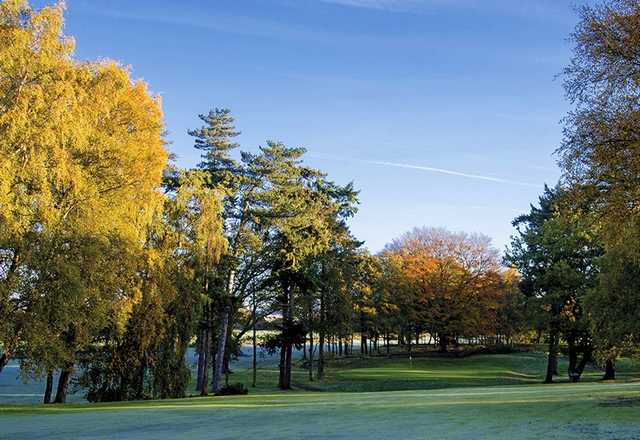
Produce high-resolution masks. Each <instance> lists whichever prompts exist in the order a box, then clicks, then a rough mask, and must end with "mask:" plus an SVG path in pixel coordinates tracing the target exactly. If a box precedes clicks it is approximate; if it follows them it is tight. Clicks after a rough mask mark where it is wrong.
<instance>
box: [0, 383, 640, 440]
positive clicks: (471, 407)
mask: <svg viewBox="0 0 640 440" xmlns="http://www.w3.org/2000/svg"><path fill="white" fill-rule="evenodd" d="M637 399H640V383H636V382H627V383H618V384H602V383H586V384H558V385H551V386H544V385H525V386H515V387H499V386H495V387H477V388H455V389H453V388H452V389H447V390H419V391H394V392H373V393H334V392H326V393H310V392H298V393H273V394H261V395H249V396H237V397H207V398H193V399H182V400H167V401H154V402H128V403H115V404H97V405H78V404H74V405H68V406H64V407H53V406H47V407H43V406H31V407H28V406H13V407H11V406H10V407H3V408H2V409H1V410H0V426H2V430H1V431H0V438H6V439H12V440H20V439H35V438H47V439H51V440H56V439H68V438H84V439H87V438H91V439H143V440H144V439H157V440H161V439H172V438H181V439H205V438H206V439H235V438H238V439H252V438H260V439H263V440H266V439H391V438H393V439H424V438H431V439H469V438H473V439H478V438H480V439H516V438H517V439H534V438H558V439H559V438H562V439H601V438H615V439H632V438H638V436H640V425H639V424H638V414H639V413H640V405H638V404H637V403H636V402H637Z"/></svg>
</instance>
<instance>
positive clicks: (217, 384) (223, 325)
mask: <svg viewBox="0 0 640 440" xmlns="http://www.w3.org/2000/svg"><path fill="white" fill-rule="evenodd" d="M235 276H236V272H235V270H231V271H230V272H229V281H228V283H227V291H226V295H225V298H223V305H222V316H220V325H219V326H218V334H217V342H218V346H217V351H216V359H215V362H216V363H215V368H214V370H213V392H214V393H218V392H220V388H221V380H222V373H223V370H224V360H225V357H224V354H225V348H226V342H227V326H228V324H229V304H228V302H229V300H230V299H231V295H232V294H233V288H234V285H235Z"/></svg>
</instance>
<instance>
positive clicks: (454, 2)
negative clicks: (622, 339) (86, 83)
mask: <svg viewBox="0 0 640 440" xmlns="http://www.w3.org/2000/svg"><path fill="white" fill-rule="evenodd" d="M43 3H44V1H42V0H39V1H33V2H32V4H33V5H34V6H39V5H42V4H43ZM66 4H67V9H68V10H67V23H66V32H67V33H68V34H71V35H73V36H74V37H75V38H76V40H77V56H78V57H79V58H82V59H96V58H112V59H116V60H119V61H121V62H122V63H124V64H127V65H131V66H132V71H133V76H134V77H136V78H142V79H144V80H145V81H147V82H148V83H149V84H150V88H151V89H152V90H153V91H154V92H157V93H159V94H160V95H161V96H162V99H163V108H164V112H165V116H166V125H167V129H168V131H169V136H168V137H169V140H170V141H171V142H172V144H171V145H170V149H171V150H172V151H173V152H174V153H176V154H177V155H178V163H179V164H180V165H183V166H193V165H194V164H196V163H197V162H198V159H199V158H198V152H197V151H195V150H194V149H193V147H192V145H193V142H192V140H191V139H190V138H189V137H188V136H187V134H186V131H187V129H188V128H194V127H196V126H198V125H199V121H198V119H197V114H198V113H203V112H206V111H207V110H208V109H209V108H212V107H229V108H230V109H231V110H232V111H233V113H234V115H235V117H236V120H237V125H238V128H239V130H241V131H242V135H241V136H240V139H239V141H240V142H241V144H242V147H243V149H246V150H254V149H255V148H257V146H259V145H263V144H264V142H265V140H267V139H273V140H280V141H283V142H285V143H286V144H288V145H291V146H303V147H305V148H307V149H308V151H309V156H308V158H307V160H306V161H307V163H309V164H310V165H313V166H316V167H318V168H321V169H323V170H325V171H326V172H328V173H329V176H330V177H331V178H333V179H334V180H336V181H338V182H340V183H346V182H349V181H354V183H355V185H356V187H357V188H359V189H360V190H361V194H360V199H361V202H362V203H361V207H360V211H359V213H358V214H357V216H356V218H355V219H354V220H353V221H352V229H353V231H354V233H355V235H356V236H357V237H359V238H360V239H362V240H365V241H366V242H367V246H369V248H370V249H371V250H372V251H377V250H380V249H381V248H382V247H383V246H384V244H385V243H387V242H388V241H390V240H391V239H393V238H394V237H396V236H398V235H399V234H401V233H402V232H404V231H406V230H408V229H410V228H412V227H414V226H423V225H427V226H445V227H447V228H449V229H451V230H454V231H460V230H464V231H469V232H482V233H485V234H487V235H489V236H491V237H492V238H493V239H494V244H495V245H496V246H497V247H498V248H500V249H502V248H504V245H505V244H506V243H508V241H509V236H510V234H511V233H512V228H511V225H510V222H511V220H512V219H513V217H514V216H516V215H517V214H519V213H521V212H523V211H525V210H527V208H528V205H529V203H530V202H533V201H535V200H536V199H537V195H538V194H539V193H540V192H541V191H542V188H543V185H544V183H545V182H547V183H550V184H553V183H555V182H556V181H557V179H558V177H559V175H560V172H559V170H558V168H557V167H556V165H555V160H554V158H553V151H554V150H555V148H556V147H557V146H558V144H559V142H560V140H561V127H560V124H559V121H560V119H561V118H562V116H563V115H564V114H565V113H566V111H567V110H568V103H567V102H566V101H565V99H564V94H563V91H562V87H561V80H560V79H556V75H557V74H558V73H560V72H561V70H562V68H563V66H564V65H565V64H566V63H567V61H568V58H569V56H570V46H569V43H568V42H567V37H568V34H569V33H570V32H571V30H572V29H573V26H574V25H575V22H576V16H575V13H574V10H573V4H572V2H570V1H562V0H526V1H525V0H522V1H514V0H216V1H213V2H211V1H205V0H200V1H196V0H186V1H172V0H155V1H150V0H149V1H147V0H144V1H143V0H137V1H135V2H134V1H126V0H101V1H100V0H67V2H66Z"/></svg>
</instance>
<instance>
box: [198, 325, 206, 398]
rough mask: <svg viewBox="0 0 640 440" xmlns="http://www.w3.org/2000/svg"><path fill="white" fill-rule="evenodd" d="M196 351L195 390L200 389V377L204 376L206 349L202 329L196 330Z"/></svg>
mask: <svg viewBox="0 0 640 440" xmlns="http://www.w3.org/2000/svg"><path fill="white" fill-rule="evenodd" d="M196 352H197V354H198V370H197V373H196V391H202V378H203V376H204V359H205V356H206V351H205V350H204V329H200V331H199V332H198V341H197V342H196Z"/></svg>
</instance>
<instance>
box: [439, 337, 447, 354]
mask: <svg viewBox="0 0 640 440" xmlns="http://www.w3.org/2000/svg"><path fill="white" fill-rule="evenodd" d="M438 342H439V343H440V353H446V352H447V346H448V345H449V335H445V334H439V335H438Z"/></svg>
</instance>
